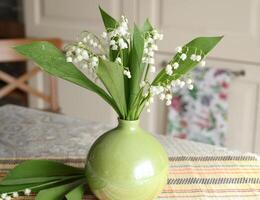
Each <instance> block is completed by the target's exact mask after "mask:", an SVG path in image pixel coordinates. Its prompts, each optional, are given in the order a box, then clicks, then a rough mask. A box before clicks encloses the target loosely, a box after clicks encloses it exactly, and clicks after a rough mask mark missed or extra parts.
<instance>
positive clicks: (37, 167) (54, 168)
mask: <svg viewBox="0 0 260 200" xmlns="http://www.w3.org/2000/svg"><path fill="white" fill-rule="evenodd" d="M82 174H84V171H83V170H82V169H79V168H75V167H71V166H68V165H64V164H62V163H58V162H54V161H47V160H28V161H25V162H23V163H21V164H20V165H18V166H17V167H15V168H14V169H12V170H11V171H10V172H9V174H8V175H7V176H6V177H5V178H4V180H2V181H1V183H0V184H1V185H4V184H5V183H8V182H10V181H11V180H13V181H15V180H17V179H28V180H29V179H30V178H31V179H32V181H33V182H35V181H36V180H37V178H38V179H39V182H43V181H42V180H40V178H44V177H45V178H47V177H57V176H73V175H82ZM33 178H36V179H34V180H33Z"/></svg>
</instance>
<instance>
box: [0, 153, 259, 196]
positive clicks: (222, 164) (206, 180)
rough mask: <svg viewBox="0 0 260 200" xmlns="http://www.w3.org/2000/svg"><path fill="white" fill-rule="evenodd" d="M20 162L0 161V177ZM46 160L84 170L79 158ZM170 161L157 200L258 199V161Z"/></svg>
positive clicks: (244, 157) (224, 158)
mask: <svg viewBox="0 0 260 200" xmlns="http://www.w3.org/2000/svg"><path fill="white" fill-rule="evenodd" d="M27 159H28V158H27ZM23 160H25V159H13V160H10V159H0V177H3V176H5V175H6V173H7V172H8V171H9V170H10V169H12V168H13V167H15V165H16V164H18V163H20V162H22V161H23ZM48 160H59V161H60V162H63V163H66V164H69V165H72V166H76V167H84V160H83V159H80V158H70V159H65V158H64V159H63V158H48ZM169 160H170V172H169V178H168V184H167V186H166V187H165V189H164V190H163V192H162V193H161V194H160V195H159V197H158V198H157V199H158V200H166V199H172V200H179V199H180V200H189V199H192V200H194V199H210V200H211V199H231V200H232V199H234V200H237V199H260V161H259V160H258V159H257V157H256V156H254V155H234V156H228V155H225V156H174V157H170V158H169ZM20 199H24V200H29V199H34V197H26V198H20ZM91 199H92V200H95V197H94V196H93V195H91V194H86V196H85V198H84V200H91Z"/></svg>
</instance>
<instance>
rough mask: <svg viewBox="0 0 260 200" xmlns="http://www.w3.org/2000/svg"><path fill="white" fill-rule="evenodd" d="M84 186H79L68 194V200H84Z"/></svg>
mask: <svg viewBox="0 0 260 200" xmlns="http://www.w3.org/2000/svg"><path fill="white" fill-rule="evenodd" d="M84 191H85V188H84V184H82V185H79V186H78V187H76V188H75V189H74V190H72V191H70V192H69V193H68V194H66V199H67V200H82V199H83V195H84Z"/></svg>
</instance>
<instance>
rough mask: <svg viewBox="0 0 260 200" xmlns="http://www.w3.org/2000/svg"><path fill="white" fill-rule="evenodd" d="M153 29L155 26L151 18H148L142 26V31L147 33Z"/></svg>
mask: <svg viewBox="0 0 260 200" xmlns="http://www.w3.org/2000/svg"><path fill="white" fill-rule="evenodd" d="M152 30H153V26H152V25H151V23H150V21H149V19H146V20H145V22H144V24H143V27H142V28H141V32H142V33H146V32H150V31H152Z"/></svg>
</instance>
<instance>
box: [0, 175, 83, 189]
mask: <svg viewBox="0 0 260 200" xmlns="http://www.w3.org/2000/svg"><path fill="white" fill-rule="evenodd" d="M84 177H85V176H84V175H82V176H78V177H77V178H70V177H68V178H64V179H59V180H53V181H48V182H39V183H25V184H18V185H0V193H8V192H16V191H23V190H25V189H26V188H30V189H32V191H33V192H38V191H40V190H43V189H47V188H51V187H56V186H60V185H64V184H67V183H71V182H73V181H76V180H80V179H83V178H84Z"/></svg>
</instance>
